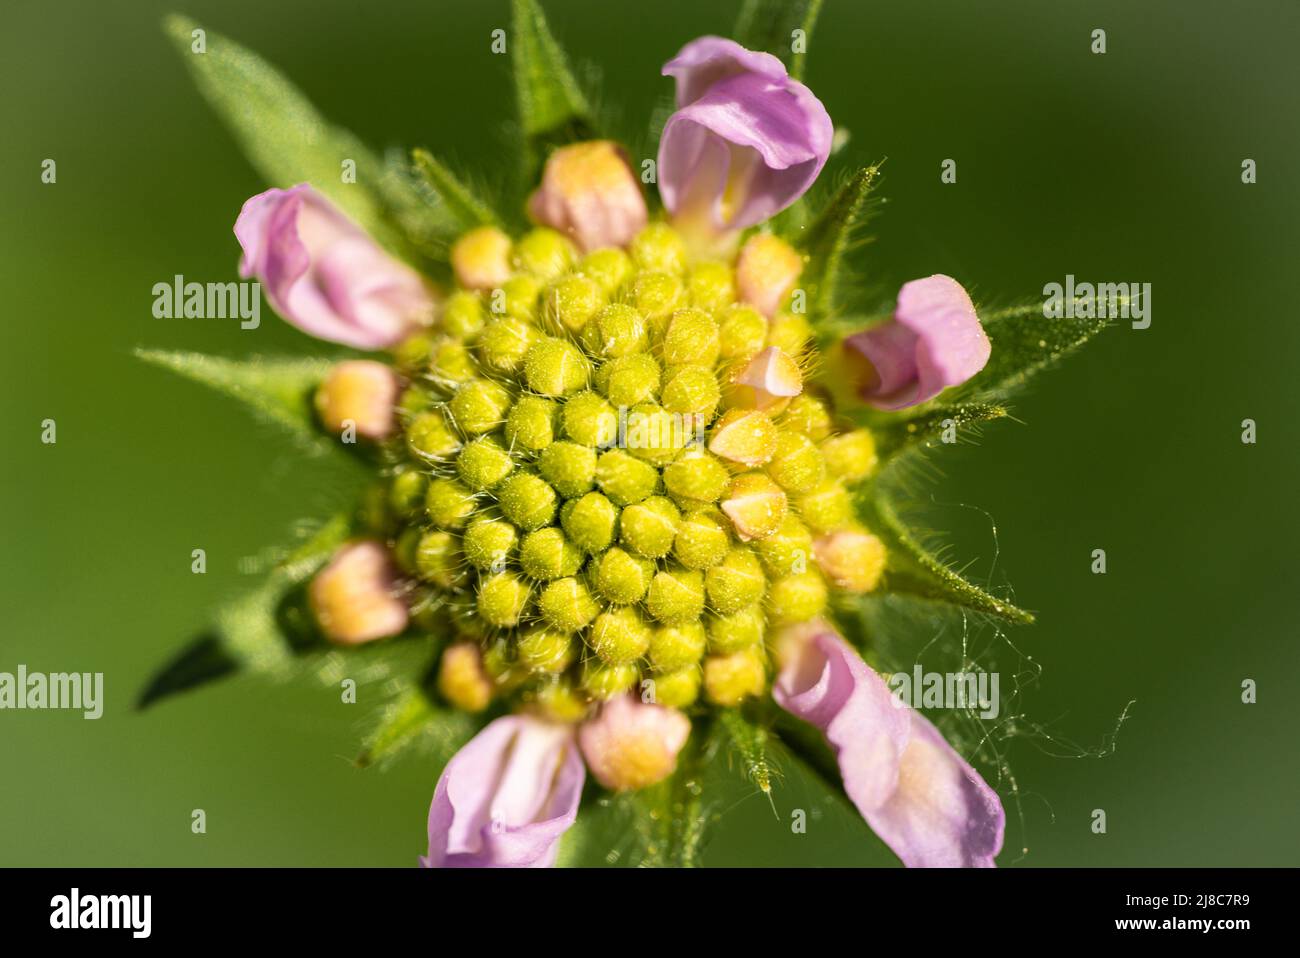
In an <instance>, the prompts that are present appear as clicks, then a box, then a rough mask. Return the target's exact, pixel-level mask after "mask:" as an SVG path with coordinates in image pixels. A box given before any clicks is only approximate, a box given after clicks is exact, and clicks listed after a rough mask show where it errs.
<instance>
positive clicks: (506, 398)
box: [447, 379, 510, 436]
mask: <svg viewBox="0 0 1300 958" xmlns="http://www.w3.org/2000/svg"><path fill="white" fill-rule="evenodd" d="M509 408H510V393H509V392H508V391H507V390H506V388H505V387H504V386H501V385H499V384H498V383H494V382H490V381H489V380H486V379H475V380H473V381H472V382H467V383H465V384H464V385H462V386H461V387H460V388H459V389H457V390H456V395H454V396H452V397H451V402H449V403H448V404H447V411H448V412H449V413H450V414H451V420H452V422H453V423H455V424H456V428H457V429H459V430H460V431H461V432H463V433H465V434H466V435H468V436H481V435H483V434H484V433H487V432H492V431H493V430H494V429H496V428H497V427H498V426H500V425H501V423H502V422H503V421H504V420H505V418H506V411H507V410H509Z"/></svg>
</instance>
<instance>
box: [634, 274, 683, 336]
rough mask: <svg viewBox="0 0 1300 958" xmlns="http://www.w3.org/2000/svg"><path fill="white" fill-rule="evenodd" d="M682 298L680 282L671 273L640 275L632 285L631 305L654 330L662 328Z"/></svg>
mask: <svg viewBox="0 0 1300 958" xmlns="http://www.w3.org/2000/svg"><path fill="white" fill-rule="evenodd" d="M684 296H685V292H684V290H683V289H682V281H681V280H680V279H678V278H677V277H676V276H674V275H672V274H671V273H642V274H641V275H640V276H638V277H637V278H636V281H635V282H634V283H633V284H632V305H633V306H635V307H636V308H637V309H638V310H639V311H640V313H641V315H642V316H644V317H645V318H646V319H648V320H649V321H650V325H651V327H652V328H653V329H655V330H661V329H662V328H663V325H664V323H665V322H666V321H667V319H668V317H669V316H670V315H671V314H672V313H673V311H674V310H675V309H677V307H678V306H680V305H681V303H682V299H683V298H684Z"/></svg>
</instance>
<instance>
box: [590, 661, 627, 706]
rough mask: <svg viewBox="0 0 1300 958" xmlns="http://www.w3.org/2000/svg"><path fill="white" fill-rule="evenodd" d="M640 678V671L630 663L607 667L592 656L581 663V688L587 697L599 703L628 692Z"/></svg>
mask: <svg viewBox="0 0 1300 958" xmlns="http://www.w3.org/2000/svg"><path fill="white" fill-rule="evenodd" d="M640 677H641V671H640V670H639V669H638V668H637V667H636V666H635V665H633V664H631V663H626V664H623V665H607V664H606V663H605V662H604V661H603V660H602V659H600V658H599V657H598V656H594V655H593V656H592V657H591V658H589V659H587V660H586V661H585V662H583V663H582V687H583V689H584V690H585V691H586V692H587V694H588V695H590V696H591V697H592V698H594V699H597V700H599V701H605V700H606V699H612V698H613V697H614V696H616V695H621V694H622V693H624V692H626V691H628V690H629V689H631V688H632V687H633V686H634V685H636V681H637V679H639V678H640Z"/></svg>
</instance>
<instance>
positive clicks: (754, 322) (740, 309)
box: [718, 303, 767, 360]
mask: <svg viewBox="0 0 1300 958" xmlns="http://www.w3.org/2000/svg"><path fill="white" fill-rule="evenodd" d="M766 342H767V317H766V316H764V315H763V314H762V313H760V312H759V311H758V310H756V309H755V308H754V307H753V306H750V305H748V304H747V303H737V304H735V305H734V306H731V307H729V308H728V309H727V310H726V311H725V312H724V313H723V314H722V320H721V322H720V324H719V326H718V344H719V347H720V350H721V355H722V358H723V359H735V360H739V359H748V358H749V357H751V356H754V355H756V354H757V353H758V352H760V351H761V350H762V349H763V344H764V343H766Z"/></svg>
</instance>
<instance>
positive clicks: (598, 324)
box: [584, 303, 647, 359]
mask: <svg viewBox="0 0 1300 958" xmlns="http://www.w3.org/2000/svg"><path fill="white" fill-rule="evenodd" d="M646 332H647V327H646V319H645V317H644V316H642V315H641V313H640V312H638V311H637V309H636V308H635V307H632V306H629V305H627V304H626V303H611V304H610V305H608V306H606V307H605V308H604V309H602V310H601V311H600V312H599V313H597V314H596V317H595V318H594V319H593V320H592V322H591V324H590V325H589V326H588V327H587V334H588V335H587V336H586V337H584V339H585V340H586V344H587V346H588V348H589V349H590V350H591V351H592V352H593V353H598V354H600V355H601V356H608V357H610V358H612V359H617V358H618V357H620V356H631V355H632V354H634V353H639V352H643V351H644V350H645V348H646Z"/></svg>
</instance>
